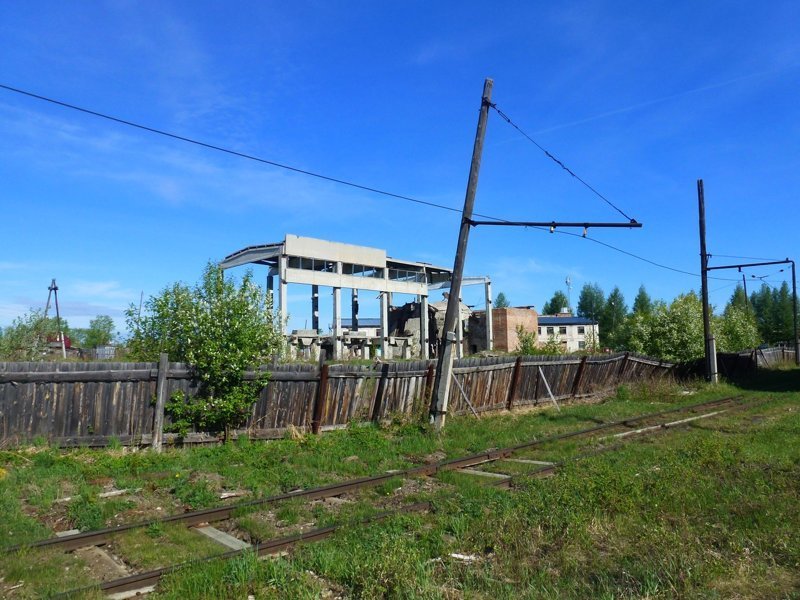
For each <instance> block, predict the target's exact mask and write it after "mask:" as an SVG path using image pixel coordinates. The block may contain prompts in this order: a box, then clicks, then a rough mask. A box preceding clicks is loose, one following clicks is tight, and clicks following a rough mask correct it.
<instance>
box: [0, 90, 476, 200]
mask: <svg viewBox="0 0 800 600" xmlns="http://www.w3.org/2000/svg"><path fill="white" fill-rule="evenodd" d="M0 88H2V89H5V90H8V91H10V92H15V93H17V94H22V95H24V96H29V97H31V98H36V99H37V100H42V101H44V102H49V103H51V104H55V105H58V106H61V107H63V108H69V109H71V110H76V111H79V112H82V113H85V114H87V115H92V116H94V117H99V118H101V119H106V120H108V121H113V122H114V123H119V124H121V125H127V126H129V127H135V128H136V129H141V130H143V131H147V132H149V133H155V134H157V135H161V136H164V137H168V138H172V139H174V140H179V141H181V142H186V143H188V144H194V145H195V146H200V147H202V148H208V149H209V150H216V151H217V152H224V153H225V154H230V155H231V156H238V157H239V158H245V159H247V160H252V161H255V162H259V163H263V164H265V165H270V166H273V167H277V168H279V169H285V170H287V171H293V172H294V173H300V174H301V175H308V176H309V177H316V178H317V179H323V180H325V181H330V182H332V183H339V184H341V185H346V186H349V187H352V188H356V189H359V190H364V191H366V192H372V193H374V194H380V195H383V196H388V197H390V198H397V199H398V200H406V201H408V202H415V203H417V204H423V205H425V206H431V207H434V208H440V209H442V210H448V211H452V212H461V211H460V210H459V209H457V208H453V207H452V206H447V205H445V204H437V203H436V202H429V201H427V200H420V199H418V198H412V197H411V196H404V195H403V194H395V193H394V192H387V191H386V190H381V189H379V188H375V187H371V186H368V185H362V184H360V183H355V182H353V181H348V180H346V179H340V178H338V177H332V176H330V175H323V174H322V173H316V172H314V171H309V170H307V169H301V168H299V167H293V166H291V165H287V164H284V163H279V162H277V161H274V160H268V159H266V158H261V157H259V156H255V155H253V154H247V153H245V152H239V151H237V150H231V149H229V148H224V147H222V146H217V145H216V144H210V143H208V142H202V141H200V140H196V139H193V138H190V137H186V136H183V135H178V134H176V133H171V132H169V131H164V130H163V129H157V128H155V127H150V126H148V125H141V124H140V123H135V122H133V121H129V120H127V119H122V118H120V117H115V116H112V115H109V114H106V113H101V112H98V111H96V110H91V109H88V108H84V107H82V106H77V105H75V104H70V103H68V102H62V101H61V100H56V99H54V98H48V97H47V96H42V95H39V94H34V93H33V92H27V91H25V90H21V89H19V88H15V87H11V86H9V85H4V84H2V83H0Z"/></svg>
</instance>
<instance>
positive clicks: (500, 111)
mask: <svg viewBox="0 0 800 600" xmlns="http://www.w3.org/2000/svg"><path fill="white" fill-rule="evenodd" d="M489 106H491V107H492V108H493V109H494V110H495V112H496V113H497V114H498V115H500V118H501V119H503V120H504V121H505V122H506V123H508V124H509V125H511V126H512V127H513V128H514V129H516V130H517V131H519V132H520V133H521V134H522V135H523V136H524V137H525V138H526V139H527V140H528V141H530V142H531V143H532V144H533V145H534V146H536V147H537V148H538V149H539V150H541V151H542V152H544V154H545V156H547V158H549V159H550V160H552V161H553V162H555V163H556V164H557V165H558V166H560V167H561V168H562V169H564V170H565V171H566V172H567V173H569V174H570V175H572V176H573V177H574V178H575V179H577V180H578V181H580V182H581V183H582V184H583V185H585V186H586V187H587V188H588V189H589V190H591V191H592V192H594V194H595V195H596V196H597V197H598V198H600V199H601V200H603V202H605V203H606V204H608V205H609V206H610V207H611V208H613V209H614V210H616V211H617V212H618V213H619V214H621V215H622V216H623V217H625V218H626V219H628V220H629V221H630V222H631V223H636V219H634V218H632V217H630V216H628V215H627V214H626V213H625V212H624V211H623V210H622V209H621V208H620V207H619V206H617V205H616V204H614V203H613V202H611V200H609V199H608V198H606V197H605V196H604V195H603V194H601V193H600V192H598V191H597V190H596V189H595V188H594V187H593V186H591V185H590V184H589V183H588V182H587V181H586V180H584V179H583V178H582V177H580V176H579V175H578V174H577V173H575V171H573V170H572V169H570V168H569V167H568V166H567V165H565V164H564V163H563V162H562V161H560V160H559V159H558V158H556V157H555V156H553V154H551V153H550V151H549V150H547V148H545V147H544V146H542V145H541V144H540V143H539V142H537V141H536V140H535V139H533V138H532V137H531V136H529V135H528V134H527V133H525V132H524V131H523V130H522V128H521V127H520V126H519V125H517V124H516V123H515V122H514V121H512V120H511V118H510V117H509V116H508V115H507V114H505V113H504V112H503V111H502V110H500V109H499V108H497V104H492V103H490V104H489Z"/></svg>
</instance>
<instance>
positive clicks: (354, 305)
mask: <svg viewBox="0 0 800 600" xmlns="http://www.w3.org/2000/svg"><path fill="white" fill-rule="evenodd" d="M352 311H353V312H352V319H351V321H352V322H351V326H350V330H351V331H358V290H357V289H356V288H353V300H352Z"/></svg>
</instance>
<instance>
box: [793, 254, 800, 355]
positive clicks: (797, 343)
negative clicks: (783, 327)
mask: <svg viewBox="0 0 800 600" xmlns="http://www.w3.org/2000/svg"><path fill="white" fill-rule="evenodd" d="M792 309H793V311H792V318H793V320H794V330H793V331H794V364H796V365H800V338H798V331H797V276H796V274H795V269H794V261H792Z"/></svg>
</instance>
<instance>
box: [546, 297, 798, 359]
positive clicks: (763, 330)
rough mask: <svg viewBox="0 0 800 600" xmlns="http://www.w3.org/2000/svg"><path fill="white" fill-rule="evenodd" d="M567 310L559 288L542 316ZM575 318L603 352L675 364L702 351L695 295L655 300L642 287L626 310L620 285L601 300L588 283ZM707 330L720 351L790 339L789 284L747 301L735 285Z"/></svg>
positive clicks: (699, 308)
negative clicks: (596, 333)
mask: <svg viewBox="0 0 800 600" xmlns="http://www.w3.org/2000/svg"><path fill="white" fill-rule="evenodd" d="M567 306H569V302H568V300H567V297H566V295H565V294H564V292H562V291H561V290H557V291H555V292H554V293H553V296H552V297H551V298H550V300H548V301H547V302H546V303H545V304H544V306H543V310H542V314H545V315H549V314H557V313H558V312H559V311H560V310H561V309H562V308H564V307H567ZM712 310H713V307H712ZM576 314H577V315H578V316H580V317H586V318H588V319H591V320H593V321H596V322H597V323H598V325H599V329H600V346H601V347H604V348H610V349H612V350H629V351H633V352H640V353H643V354H647V355H650V356H654V357H658V358H664V359H666V360H675V361H683V360H693V359H695V358H698V357H700V356H703V353H704V343H703V307H702V301H701V299H700V297H699V296H698V294H697V293H695V292H694V291H690V292H688V293H686V294H681V295H679V296H678V297H676V298H675V299H674V300H672V301H671V302H669V303H667V302H664V301H662V300H653V299H652V298H651V297H650V295H649V294H648V293H647V290H646V289H645V286H644V285H642V286H640V287H639V291H638V293H637V294H636V297H635V299H634V301H633V307H632V308H631V309H630V310H629V308H628V305H627V303H626V301H625V297H624V295H623V293H622V291H621V290H620V289H619V287H617V286H615V287H614V289H613V290H612V291H611V293H610V294H609V295H608V296H605V294H604V292H603V289H602V288H601V287H600V286H599V285H598V284H596V283H587V284H585V285H584V286H583V288H582V289H581V292H580V296H579V298H578V304H577V311H576ZM711 329H712V334H713V335H714V336H715V338H716V340H717V350H718V351H720V352H738V351H740V350H745V349H749V348H755V347H756V346H758V345H760V344H762V343H767V344H776V343H779V342H788V341H790V340H792V339H793V332H794V324H793V307H792V294H791V292H790V290H789V285H788V284H787V283H786V282H784V283H783V284H782V285H781V286H780V287H772V286H769V285H767V284H766V283H764V284H762V285H761V287H760V288H759V289H758V290H756V291H754V292H753V293H752V294H751V295H750V297H749V298H748V297H747V296H746V294H745V291H744V288H743V287H742V285H741V284H737V286H736V289H735V290H734V292H733V294H732V295H731V297H730V299H729V300H728V302H727V303H726V305H725V308H724V310H723V311H722V313H721V314H714V315H713V316H712V318H711Z"/></svg>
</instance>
